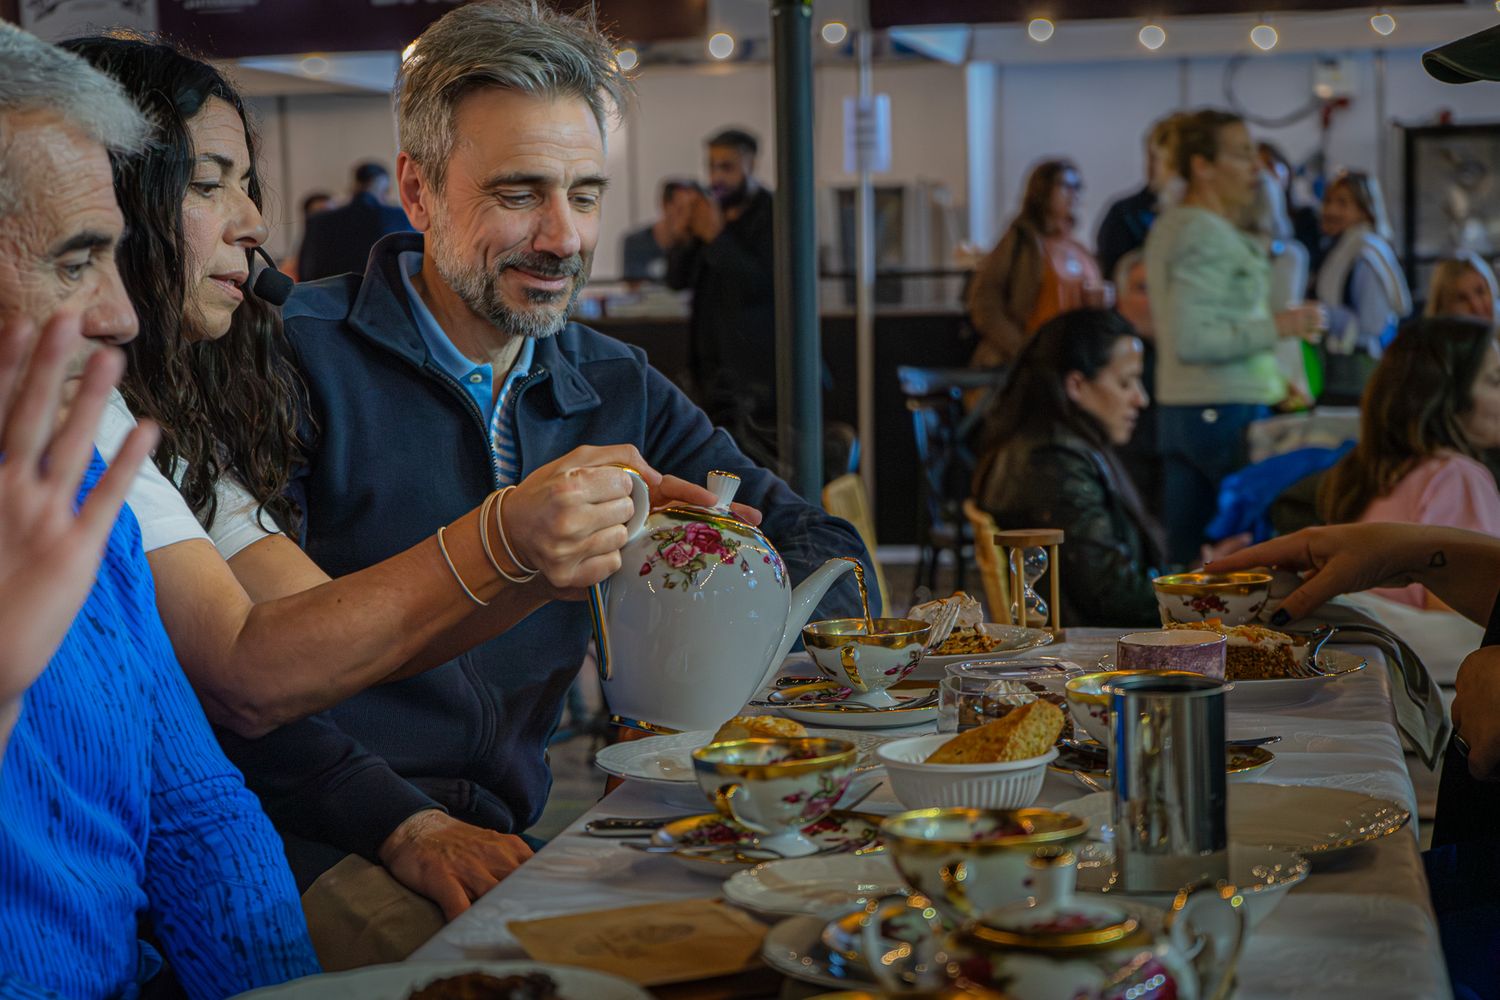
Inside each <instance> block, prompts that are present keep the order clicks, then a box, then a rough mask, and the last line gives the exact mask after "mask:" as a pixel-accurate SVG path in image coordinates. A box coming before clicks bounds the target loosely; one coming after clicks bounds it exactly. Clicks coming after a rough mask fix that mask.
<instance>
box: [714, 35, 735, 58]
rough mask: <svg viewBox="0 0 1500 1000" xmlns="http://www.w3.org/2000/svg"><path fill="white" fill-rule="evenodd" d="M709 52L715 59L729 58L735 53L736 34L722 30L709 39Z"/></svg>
mask: <svg viewBox="0 0 1500 1000" xmlns="http://www.w3.org/2000/svg"><path fill="white" fill-rule="evenodd" d="M708 54H709V55H711V56H713V57H714V58H715V59H728V58H729V57H730V56H732V55H734V36H733V35H731V34H729V33H728V32H727V31H720V32H718V33H716V34H715V35H714V36H713V37H712V38H710V39H709V40H708Z"/></svg>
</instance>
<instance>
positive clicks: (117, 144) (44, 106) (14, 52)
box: [0, 23, 148, 214]
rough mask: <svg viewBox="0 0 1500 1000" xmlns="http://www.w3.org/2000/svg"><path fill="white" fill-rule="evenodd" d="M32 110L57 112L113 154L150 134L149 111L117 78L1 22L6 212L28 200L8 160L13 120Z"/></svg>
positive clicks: (2, 210) (0, 204)
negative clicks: (146, 113)
mask: <svg viewBox="0 0 1500 1000" xmlns="http://www.w3.org/2000/svg"><path fill="white" fill-rule="evenodd" d="M32 112H36V113H44V114H50V115H55V116H56V117H57V118H59V119H61V120H62V121H64V122H67V123H68V124H69V125H72V126H73V127H74V128H77V129H78V130H79V131H81V132H82V133H83V134H84V135H86V136H88V137H89V138H90V139H93V140H95V141H97V142H98V143H99V144H100V145H101V146H103V147H104V148H105V149H107V150H109V151H110V152H112V153H136V152H139V151H140V150H141V149H142V148H144V146H145V143H146V137H147V135H148V124H147V122H146V118H145V116H144V115H142V114H141V112H140V110H139V109H138V108H137V107H136V106H135V104H133V103H132V102H131V100H130V98H128V97H126V96H125V91H124V90H123V89H122V88H121V87H120V85H119V84H118V83H117V82H115V81H114V80H113V79H111V78H110V77H109V76H106V75H105V74H103V73H101V72H99V71H98V70H96V69H94V67H92V66H90V65H89V64H88V63H87V62H85V61H84V60H83V59H82V58H80V57H78V56H76V55H74V54H73V53H71V52H65V51H63V50H62V49H60V48H58V47H57V46H55V45H49V44H48V43H47V42H44V41H42V40H41V39H40V38H37V37H36V36H35V35H32V34H28V33H27V32H25V31H22V30H21V29H20V28H17V27H15V26H13V25H9V24H4V23H0V214H9V213H11V212H15V211H17V210H19V209H20V207H21V206H22V204H23V202H24V195H25V192H22V191H19V190H17V188H16V181H17V178H16V172H15V170H14V169H12V168H11V167H10V164H9V163H8V162H6V161H7V158H8V156H9V154H10V152H11V150H12V149H13V147H14V135H13V134H12V133H13V129H12V128H11V125H10V119H11V118H13V117H14V116H16V115H22V114H27V113H32Z"/></svg>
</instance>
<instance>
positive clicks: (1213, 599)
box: [1151, 573, 1271, 625]
mask: <svg viewBox="0 0 1500 1000" xmlns="http://www.w3.org/2000/svg"><path fill="white" fill-rule="evenodd" d="M1151 586H1152V587H1153V588H1154V589H1155V590H1156V606H1157V610H1158V611H1160V613H1161V621H1162V624H1163V625H1170V624H1172V623H1173V622H1201V621H1204V620H1205V619H1208V618H1217V619H1219V620H1220V621H1222V622H1225V623H1227V624H1230V625H1244V624H1247V623H1249V622H1252V621H1254V620H1255V619H1256V617H1258V616H1259V615H1260V613H1261V611H1263V610H1264V609H1265V606H1266V602H1267V601H1268V600H1269V599H1270V596H1271V574H1270V573H1173V574H1171V575H1169V576H1159V577H1157V578H1156V579H1155V580H1152V581H1151Z"/></svg>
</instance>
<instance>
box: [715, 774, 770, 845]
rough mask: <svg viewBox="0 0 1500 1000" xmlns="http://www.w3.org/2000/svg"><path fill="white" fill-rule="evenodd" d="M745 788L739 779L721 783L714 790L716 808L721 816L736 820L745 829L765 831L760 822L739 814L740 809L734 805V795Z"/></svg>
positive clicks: (757, 831)
mask: <svg viewBox="0 0 1500 1000" xmlns="http://www.w3.org/2000/svg"><path fill="white" fill-rule="evenodd" d="M744 789H745V786H744V785H742V784H740V783H739V782H738V781H730V782H727V783H725V784H722V785H720V786H719V787H718V789H717V790H716V791H715V792H714V808H715V809H717V810H718V811H719V815H720V816H723V817H724V818H726V819H732V820H734V821H735V822H736V823H738V824H739V825H740V826H743V827H744V828H745V829H747V830H751V831H753V832H755V833H764V832H765V831H764V830H763V829H762V828H761V826H760V824H759V823H751V822H749V821H747V820H746V819H745V818H744V817H742V816H741V815H740V814H739V811H738V810H737V809H735V807H734V797H735V796H736V795H738V794H739V793H740V792H742V791H744Z"/></svg>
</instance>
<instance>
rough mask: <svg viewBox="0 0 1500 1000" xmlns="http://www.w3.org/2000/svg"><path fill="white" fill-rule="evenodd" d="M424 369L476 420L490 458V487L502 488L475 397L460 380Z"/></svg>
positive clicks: (442, 372) (436, 368)
mask: <svg viewBox="0 0 1500 1000" xmlns="http://www.w3.org/2000/svg"><path fill="white" fill-rule="evenodd" d="M422 369H423V370H424V371H426V372H427V373H428V374H430V375H435V376H436V377H437V380H438V381H439V382H441V383H443V385H445V386H447V387H448V390H449V391H450V392H452V393H453V394H454V395H455V396H457V397H458V398H459V399H460V400H462V401H463V404H464V408H465V409H466V410H468V411H469V416H471V417H473V418H474V426H476V427H478V428H479V436H480V438H481V439H483V441H484V453H485V454H486V455H488V456H489V458H490V485H492V486H494V487H495V489H497V490H498V489H499V488H500V462H499V461H498V460H497V459H496V458H495V449H494V447H493V446H491V444H490V429H489V426H488V425H487V424H486V423H485V422H484V414H483V413H481V412H479V404H477V403H475V402H474V397H473V396H471V395H469V392H468V390H467V389H465V388H464V387H463V386H461V385H459V384H458V380H457V379H455V378H454V377H453V376H452V375H449V374H448V373H447V372H445V371H443V370H442V369H441V368H438V367H436V366H434V365H431V364H424V365H423V366H422Z"/></svg>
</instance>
